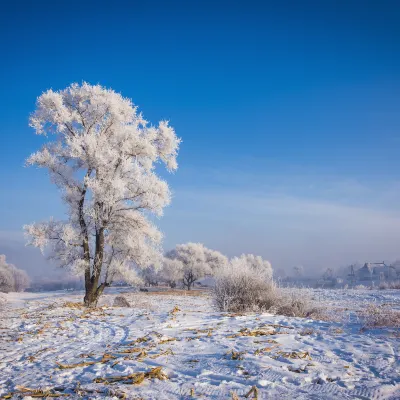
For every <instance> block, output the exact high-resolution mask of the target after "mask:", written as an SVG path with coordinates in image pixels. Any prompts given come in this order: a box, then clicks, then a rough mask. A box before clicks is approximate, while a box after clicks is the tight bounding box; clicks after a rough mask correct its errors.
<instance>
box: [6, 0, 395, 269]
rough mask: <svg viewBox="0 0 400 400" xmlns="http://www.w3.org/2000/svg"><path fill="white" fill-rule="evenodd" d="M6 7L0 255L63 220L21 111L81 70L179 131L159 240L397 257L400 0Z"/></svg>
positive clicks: (16, 257)
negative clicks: (29, 161) (50, 220)
mask: <svg viewBox="0 0 400 400" xmlns="http://www.w3.org/2000/svg"><path fill="white" fill-rule="evenodd" d="M4 3H5V2H4ZM4 3H2V5H1V6H0V7H1V9H0V50H1V55H2V57H1V63H0V70H1V88H2V90H1V94H2V95H1V96H0V122H1V123H0V134H1V138H2V141H1V147H0V174H1V175H0V178H1V182H2V184H1V187H2V188H1V196H0V251H3V252H8V253H9V254H8V255H9V258H10V259H11V260H12V261H14V262H16V263H20V264H21V263H26V262H28V261H27V260H29V262H32V263H33V264H35V265H36V264H37V265H39V264H41V258H40V254H38V252H36V251H35V252H31V251H30V250H29V249H25V248H23V247H22V239H21V227H22V225H23V224H24V223H29V222H32V221H38V220H41V219H46V218H47V217H49V216H51V215H53V216H56V217H62V216H63V208H62V204H61V202H60V200H59V197H58V194H57V192H56V190H55V188H54V187H52V186H51V185H50V183H49V182H48V179H47V177H46V175H45V174H44V173H43V171H37V170H35V169H27V168H24V167H23V165H24V160H25V158H26V157H27V156H28V155H29V154H30V153H32V152H33V151H35V150H36V149H37V148H38V147H39V146H40V144H41V140H42V139H41V138H38V137H35V135H34V133H33V131H32V129H30V128H29V127H28V117H29V113H30V112H32V111H33V110H34V104H35V99H36V97H37V96H38V95H40V93H41V92H43V91H44V90H46V89H49V88H53V89H62V88H64V87H66V86H67V85H69V84H70V83H72V82H81V81H83V80H85V81H88V82H90V83H100V84H102V85H104V86H108V87H112V88H113V89H115V90H116V91H119V92H121V93H122V94H123V95H124V96H127V97H130V98H132V99H133V101H134V102H135V103H136V104H137V105H138V106H139V107H140V109H141V110H142V111H143V113H144V115H145V117H146V118H147V119H148V120H150V121H152V122H157V121H158V120H159V119H162V118H166V119H169V120H170V121H171V124H172V125H173V126H174V127H175V129H176V131H177V133H178V135H180V136H181V137H182V139H183V143H182V147H181V153H180V157H179V162H180V169H179V170H178V171H177V173H176V174H175V175H173V176H171V177H169V178H168V179H169V182H170V184H171V187H172V190H173V192H174V200H173V203H172V205H171V207H170V208H168V209H167V210H166V212H165V217H164V218H163V219H162V220H160V221H159V225H160V227H161V229H162V230H163V232H164V233H165V247H167V248H168V247H172V246H174V245H175V244H176V243H178V242H186V241H202V242H204V243H205V244H206V245H207V246H210V247H213V248H216V249H219V250H221V251H223V252H225V253H227V254H229V255H235V254H238V253H241V252H251V253H257V254H261V255H263V256H264V257H266V258H268V259H270V260H271V261H272V263H273V265H274V266H275V267H276V268H281V267H287V268H290V267H291V266H293V265H295V264H303V265H304V266H305V268H306V269H307V267H309V268H310V269H312V268H318V269H324V268H326V267H328V266H329V267H331V266H333V267H335V266H339V265H342V264H346V263H347V262H353V261H356V260H358V261H360V262H364V261H372V260H375V259H376V260H380V259H394V258H397V257H399V258H400V250H398V249H399V245H398V244H399V240H400V206H399V197H400V179H399V172H400V171H399V149H400V135H399V133H400V113H399V104H400V103H399V101H400V51H399V50H400V26H399V24H398V21H399V20H400V5H399V4H398V2H396V1H354V0H349V1H329V0H326V1H302V2H299V1H282V2H268V1H263V2H261V1H259V2H256V1H229V2H225V1H219V2H208V1H201V2H200V1H190V2H183V1H182V2H171V1H163V2H155V1H146V2H136V1H129V2H128V1H126V2H122V1H112V2H111V1H110V2H101V1H96V2H91V1H85V2H76V1H68V2H66V1H65V2H64V1H58V2H50V1H48V2H45V1H35V2H33V1H29V2H28V1H16V2H8V3H9V4H4ZM26 255H29V256H26ZM24 257H25V258H24ZM32 260H34V261H32ZM20 267H22V268H23V267H24V266H23V265H20Z"/></svg>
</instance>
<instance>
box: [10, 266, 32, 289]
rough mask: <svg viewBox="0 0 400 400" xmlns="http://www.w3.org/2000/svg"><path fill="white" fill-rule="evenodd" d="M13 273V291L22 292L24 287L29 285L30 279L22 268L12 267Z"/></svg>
mask: <svg viewBox="0 0 400 400" xmlns="http://www.w3.org/2000/svg"><path fill="white" fill-rule="evenodd" d="M13 275H14V291H15V292H23V291H24V290H25V289H26V288H28V287H29V286H30V283H31V280H30V278H29V276H28V274H27V273H26V272H25V271H23V270H22V269H18V268H15V267H14V268H13Z"/></svg>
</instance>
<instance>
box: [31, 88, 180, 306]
mask: <svg viewBox="0 0 400 400" xmlns="http://www.w3.org/2000/svg"><path fill="white" fill-rule="evenodd" d="M30 126H31V127H32V128H33V129H34V130H35V131H36V134H38V135H43V136H46V137H48V138H50V137H52V138H53V140H49V141H48V142H47V143H45V144H44V146H43V147H42V148H41V149H40V150H39V151H38V152H36V153H34V154H32V155H31V156H30V157H29V159H28V160H27V164H28V165H34V166H37V167H40V168H44V169H46V170H47V171H48V172H49V174H50V178H51V180H52V182H53V183H54V184H55V185H56V186H57V187H58V188H59V189H60V191H61V193H62V198H63V200H64V203H65V205H66V207H67V212H68V218H67V220H66V221H55V220H52V219H51V220H50V221H48V222H41V223H34V224H32V225H27V226H26V227H25V231H26V234H27V236H28V238H29V243H30V244H32V245H34V246H36V247H39V248H40V249H42V250H44V249H47V252H48V254H50V257H51V258H52V259H53V260H56V261H57V262H58V264H59V265H60V266H62V267H66V268H69V269H71V270H72V271H73V272H74V273H75V274H76V275H79V276H82V277H83V278H84V279H85V298H84V301H85V304H86V305H87V306H92V305H96V304H97V301H98V298H99V296H100V295H101V294H102V292H103V291H104V288H105V287H107V286H110V284H111V282H113V280H114V279H116V278H118V279H120V278H121V277H123V278H124V280H125V281H126V282H128V283H131V282H133V283H136V282H137V281H138V279H137V274H136V269H137V268H142V269H144V268H147V267H149V266H151V265H154V264H157V263H161V260H162V249H161V241H162V234H161V232H159V230H158V229H157V227H156V226H154V224H153V223H152V221H151V220H150V218H149V217H150V216H151V215H156V216H161V215H162V213H163V209H164V207H166V206H167V205H168V204H169V203H170V200H171V195H170V191H169V188H168V184H167V183H166V182H165V181H164V180H163V179H161V178H160V177H159V176H158V175H157V173H156V166H157V165H158V164H160V162H162V163H164V164H165V166H166V169H167V170H168V171H174V170H176V169H177V161H176V158H177V153H178V149H179V143H180V139H179V138H178V137H177V136H176V135H175V131H174V129H173V128H172V127H170V126H169V124H168V122H167V121H161V122H159V123H158V124H157V125H150V124H149V123H148V122H147V121H146V120H145V119H144V118H143V116H142V114H141V113H139V112H138V109H137V107H136V106H135V105H133V103H132V101H131V100H130V99H128V98H124V97H122V96H121V95H120V94H119V93H116V92H114V91H113V90H111V89H106V88H104V87H102V86H100V85H89V84H88V83H85V82H84V83H83V84H82V85H78V84H72V85H71V86H69V87H67V88H66V89H64V90H60V91H58V92H55V91H53V90H48V91H47V92H45V93H43V94H42V95H41V96H40V97H39V98H38V99H37V102H36V110H35V112H34V113H33V114H32V116H31V118H30Z"/></svg>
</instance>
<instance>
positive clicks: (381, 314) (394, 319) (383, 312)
mask: <svg viewBox="0 0 400 400" xmlns="http://www.w3.org/2000/svg"><path fill="white" fill-rule="evenodd" d="M358 317H359V319H360V321H361V323H362V324H363V328H400V310H394V309H393V308H391V307H390V305H388V304H380V305H378V304H375V303H369V304H367V305H366V307H364V308H363V309H362V310H360V311H359V312H358Z"/></svg>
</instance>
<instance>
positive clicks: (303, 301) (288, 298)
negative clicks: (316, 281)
mask: <svg viewBox="0 0 400 400" xmlns="http://www.w3.org/2000/svg"><path fill="white" fill-rule="evenodd" d="M275 299H276V302H275V304H274V305H273V306H272V307H271V309H270V311H272V312H274V313H275V314H279V315H286V316H288V317H301V318H313V319H322V320H326V319H327V316H326V314H325V313H323V312H322V309H321V308H320V307H318V306H317V305H316V303H315V302H314V301H313V300H312V297H311V294H310V293H309V292H308V291H307V290H306V289H296V288H290V289H279V288H277V289H276V297H275Z"/></svg>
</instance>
